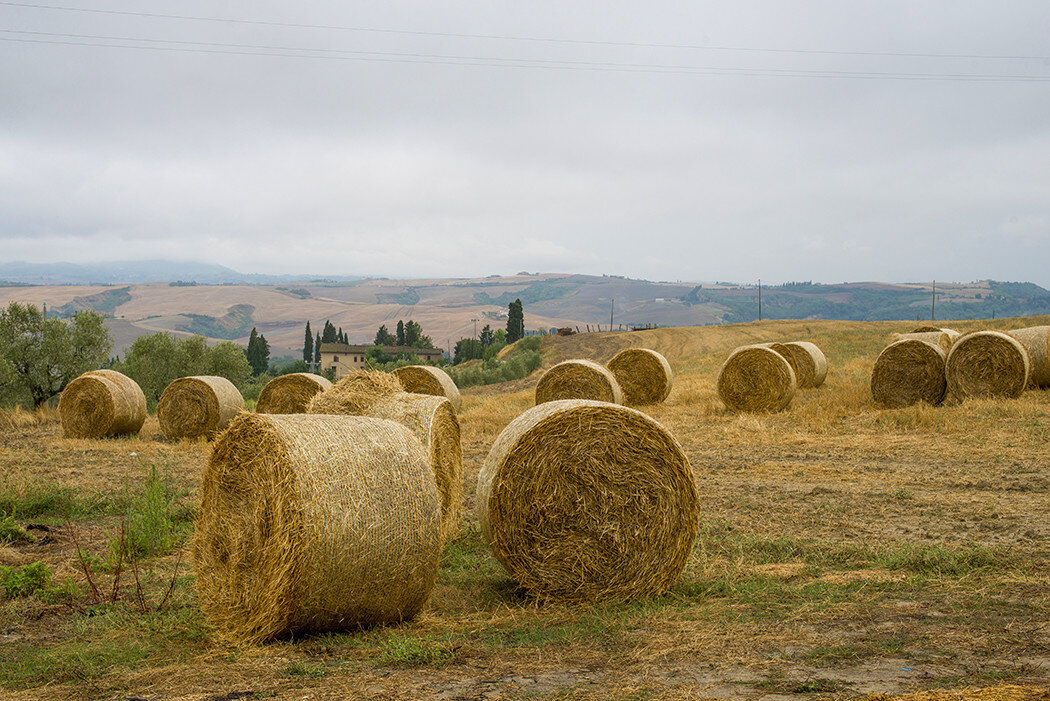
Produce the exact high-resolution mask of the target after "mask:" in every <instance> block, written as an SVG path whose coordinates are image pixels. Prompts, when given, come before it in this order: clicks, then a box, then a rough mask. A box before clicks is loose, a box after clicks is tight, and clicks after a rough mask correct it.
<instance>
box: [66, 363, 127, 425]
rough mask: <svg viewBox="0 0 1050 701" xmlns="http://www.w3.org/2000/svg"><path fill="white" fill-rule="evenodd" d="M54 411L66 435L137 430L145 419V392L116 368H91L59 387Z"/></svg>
mask: <svg viewBox="0 0 1050 701" xmlns="http://www.w3.org/2000/svg"><path fill="white" fill-rule="evenodd" d="M58 415H59V418H60V419H61V421H62V433H63V435H65V437H66V438H102V437H104V436H121V435H128V434H133V433H138V432H139V430H140V429H141V428H142V424H143V423H145V421H146V396H145V395H144V394H143V393H142V388H141V387H139V384H138V383H137V382H135V380H133V379H131V378H130V377H128V376H127V375H124V374H122V373H119V372H117V371H116V370H91V371H89V372H85V373H84V374H83V375H80V376H79V377H77V378H76V379H75V380H73V381H72V382H70V383H69V384H68V385H66V388H65V389H64V390H62V396H61V397H60V398H59V400H58Z"/></svg>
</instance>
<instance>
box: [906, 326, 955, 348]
mask: <svg viewBox="0 0 1050 701" xmlns="http://www.w3.org/2000/svg"><path fill="white" fill-rule="evenodd" d="M894 340H897V341H906V340H913V341H925V342H926V343H932V344H933V345H935V346H937V347H938V348H940V349H941V350H943V351H944V352H945V353H947V352H948V351H950V350H951V349H952V342H953V341H954V340H955V338H954V337H953V336H952V335H951V334H949V333H948V332H947V331H941V330H940V329H937V330H936V331H917V332H912V333H898V334H895V335H894Z"/></svg>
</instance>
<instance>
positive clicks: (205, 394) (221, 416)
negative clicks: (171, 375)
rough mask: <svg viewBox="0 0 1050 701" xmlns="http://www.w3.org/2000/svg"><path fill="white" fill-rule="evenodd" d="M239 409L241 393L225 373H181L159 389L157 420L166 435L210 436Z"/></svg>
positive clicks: (241, 398) (169, 436) (241, 405)
mask: <svg viewBox="0 0 1050 701" xmlns="http://www.w3.org/2000/svg"><path fill="white" fill-rule="evenodd" d="M242 409H244V397H242V396H241V393H240V391H239V390H238V389H237V388H236V387H234V386H233V383H232V382H230V381H229V380H227V379H226V378H225V377H216V376H214V375H198V376H196V377H182V378H179V379H177V380H174V381H173V382H172V383H171V384H169V385H168V386H167V387H165V388H164V391H163V392H162V393H161V395H160V401H159V402H158V403H157V420H158V421H160V430H161V431H163V432H164V435H165V436H167V437H168V438H170V439H178V438H197V437H199V436H207V437H208V438H212V437H214V436H215V434H217V433H218V432H219V431H221V430H223V429H224V428H226V426H227V425H228V424H229V423H230V421H232V420H233V417H235V416H236V415H237V412H239V411H241V410H242Z"/></svg>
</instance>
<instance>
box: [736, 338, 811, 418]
mask: <svg viewBox="0 0 1050 701" xmlns="http://www.w3.org/2000/svg"><path fill="white" fill-rule="evenodd" d="M716 389H717V391H718V396H719V397H720V398H721V399H722V401H723V402H724V403H725V405H726V406H727V407H728V408H729V409H730V410H732V411H738V412H769V411H780V410H782V409H785V408H787V406H788V405H789V404H790V403H791V399H792V397H794V396H795V390H796V389H797V383H796V380H795V372H794V370H792V369H791V365H790V364H789V363H788V361H787V360H786V359H785V358H784V356H782V355H780V353H777V352H776V351H775V350H773V349H772V348H769V347H767V346H741V347H740V348H737V349H736V350H734V351H733V352H732V353H730V354H729V357H728V358H726V361H725V363H723V364H722V369H721V370H720V371H719V373H718V381H717V383H716Z"/></svg>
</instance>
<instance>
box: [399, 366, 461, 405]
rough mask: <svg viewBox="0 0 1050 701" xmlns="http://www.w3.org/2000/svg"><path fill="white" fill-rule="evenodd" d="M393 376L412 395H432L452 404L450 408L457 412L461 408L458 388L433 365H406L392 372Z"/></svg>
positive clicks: (442, 371) (446, 375)
mask: <svg viewBox="0 0 1050 701" xmlns="http://www.w3.org/2000/svg"><path fill="white" fill-rule="evenodd" d="M394 375H396V376H397V379H398V380H400V381H401V386H402V387H404V388H405V391H406V392H412V393H414V394H432V395H434V396H435V397H444V398H445V399H447V400H449V401H450V402H452V408H454V409H455V410H456V411H457V412H458V411H459V410H460V409H462V408H463V398H462V397H460V396H459V388H458V387H456V383H455V382H453V381H452V378H451V377H449V376H448V373H447V372H445V371H444V370H442V369H441V368H436V367H434V366H433V365H406V366H405V367H403V368H397V369H396V370H394Z"/></svg>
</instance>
